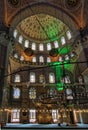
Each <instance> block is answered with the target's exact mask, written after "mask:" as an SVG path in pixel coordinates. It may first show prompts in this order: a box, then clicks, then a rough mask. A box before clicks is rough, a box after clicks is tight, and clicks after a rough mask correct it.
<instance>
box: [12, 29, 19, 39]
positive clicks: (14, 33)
mask: <svg viewBox="0 0 88 130" xmlns="http://www.w3.org/2000/svg"><path fill="white" fill-rule="evenodd" d="M17 33H18V32H17V30H16V29H15V30H14V32H13V36H14V38H16V37H17Z"/></svg>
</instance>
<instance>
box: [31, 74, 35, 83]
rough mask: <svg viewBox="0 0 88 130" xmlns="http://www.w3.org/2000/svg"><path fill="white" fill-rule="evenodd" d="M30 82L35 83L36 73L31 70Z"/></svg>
mask: <svg viewBox="0 0 88 130" xmlns="http://www.w3.org/2000/svg"><path fill="white" fill-rule="evenodd" d="M30 82H31V83H35V73H34V72H30Z"/></svg>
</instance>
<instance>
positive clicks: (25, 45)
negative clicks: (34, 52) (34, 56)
mask: <svg viewBox="0 0 88 130" xmlns="http://www.w3.org/2000/svg"><path fill="white" fill-rule="evenodd" d="M24 47H26V48H28V47H29V41H28V40H25V43H24Z"/></svg>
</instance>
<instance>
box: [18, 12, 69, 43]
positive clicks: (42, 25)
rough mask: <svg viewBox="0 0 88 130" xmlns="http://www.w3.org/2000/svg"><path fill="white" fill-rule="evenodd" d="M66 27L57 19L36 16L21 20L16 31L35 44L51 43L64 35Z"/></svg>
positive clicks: (40, 15) (47, 16)
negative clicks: (35, 42)
mask: <svg viewBox="0 0 88 130" xmlns="http://www.w3.org/2000/svg"><path fill="white" fill-rule="evenodd" d="M67 29H68V27H67V26H66V25H65V24H64V23H63V22H62V21H60V20H59V19H57V18H55V17H53V16H50V15H47V14H37V15H33V16H31V17H27V18H26V19H24V20H22V21H21V22H20V23H19V24H18V26H17V30H18V32H19V33H22V34H23V35H24V37H26V38H28V39H29V38H30V39H31V40H33V41H34V40H35V41H37V42H40V41H42V42H45V41H47V40H48V41H52V40H56V39H58V38H59V37H60V36H61V35H63V34H64V33H65V31H66V30H67Z"/></svg>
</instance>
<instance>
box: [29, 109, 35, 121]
mask: <svg viewBox="0 0 88 130" xmlns="http://www.w3.org/2000/svg"><path fill="white" fill-rule="evenodd" d="M29 114H30V116H29V117H30V119H29V122H35V121H36V110H33V109H31V110H29Z"/></svg>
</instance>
